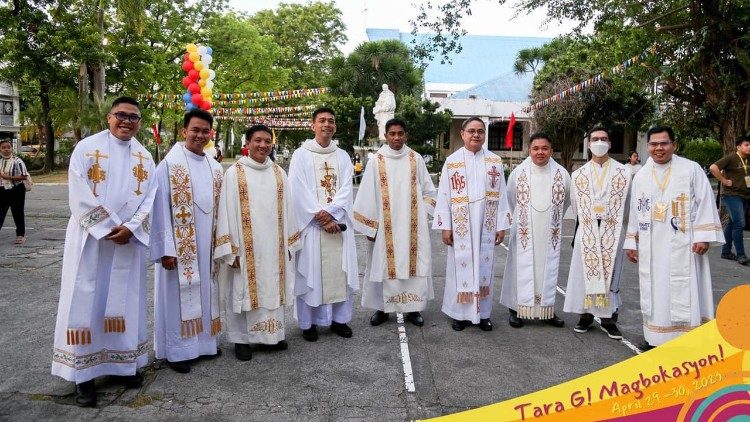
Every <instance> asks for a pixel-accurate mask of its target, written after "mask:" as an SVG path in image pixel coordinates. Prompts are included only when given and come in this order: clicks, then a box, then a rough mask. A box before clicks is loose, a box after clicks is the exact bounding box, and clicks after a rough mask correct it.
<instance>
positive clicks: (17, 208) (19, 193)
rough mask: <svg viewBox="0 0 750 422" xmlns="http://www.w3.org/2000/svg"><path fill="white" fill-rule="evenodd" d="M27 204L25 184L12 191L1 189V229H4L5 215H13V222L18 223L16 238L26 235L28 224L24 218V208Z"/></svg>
mask: <svg viewBox="0 0 750 422" xmlns="http://www.w3.org/2000/svg"><path fill="white" fill-rule="evenodd" d="M25 203H26V187H25V186H24V185H23V183H19V184H17V185H16V186H13V188H12V189H5V188H2V187H0V229H1V228H3V223H4V222H5V215H6V214H7V213H8V208H10V213H11V214H13V222H14V223H16V236H25V235H26V222H25V221H24V218H23V207H24V204H25Z"/></svg>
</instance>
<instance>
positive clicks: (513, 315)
mask: <svg viewBox="0 0 750 422" xmlns="http://www.w3.org/2000/svg"><path fill="white" fill-rule="evenodd" d="M508 324H509V325H510V326H511V327H513V328H521V327H523V320H522V319H521V318H519V317H518V312H516V311H513V310H511V311H510V316H509V317H508Z"/></svg>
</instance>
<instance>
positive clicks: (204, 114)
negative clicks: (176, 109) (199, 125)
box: [182, 108, 214, 128]
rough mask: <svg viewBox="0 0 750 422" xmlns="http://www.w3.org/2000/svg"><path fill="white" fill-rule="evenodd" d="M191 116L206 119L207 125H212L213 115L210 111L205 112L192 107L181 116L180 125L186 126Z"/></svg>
mask: <svg viewBox="0 0 750 422" xmlns="http://www.w3.org/2000/svg"><path fill="white" fill-rule="evenodd" d="M193 117H197V118H199V119H201V120H205V121H207V122H208V125H209V126H211V127H213V125H214V116H212V115H211V113H209V112H207V111H206V110H201V109H199V108H194V109H192V110H190V111H188V112H187V113H185V116H184V117H183V118H182V127H184V128H186V127H188V125H189V124H190V120H192V119H193Z"/></svg>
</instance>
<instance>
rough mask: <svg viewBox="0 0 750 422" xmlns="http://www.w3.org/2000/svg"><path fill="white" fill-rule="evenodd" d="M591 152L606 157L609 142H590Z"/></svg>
mask: <svg viewBox="0 0 750 422" xmlns="http://www.w3.org/2000/svg"><path fill="white" fill-rule="evenodd" d="M589 148H590V149H591V153H592V154H594V155H595V156H597V157H604V156H605V155H607V152H609V142H604V141H596V142H592V143H590V144H589Z"/></svg>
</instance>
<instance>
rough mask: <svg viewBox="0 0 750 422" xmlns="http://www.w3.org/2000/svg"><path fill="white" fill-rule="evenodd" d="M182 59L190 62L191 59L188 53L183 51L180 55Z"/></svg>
mask: <svg viewBox="0 0 750 422" xmlns="http://www.w3.org/2000/svg"><path fill="white" fill-rule="evenodd" d="M182 60H184V61H186V62H191V61H192V60H190V53H185V55H184V56H182Z"/></svg>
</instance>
